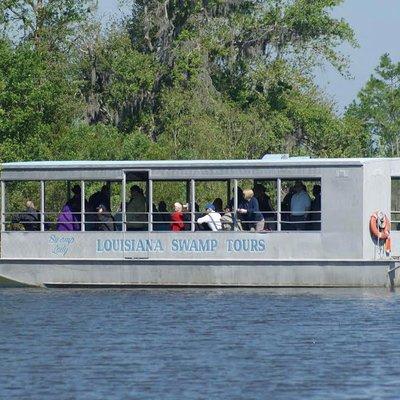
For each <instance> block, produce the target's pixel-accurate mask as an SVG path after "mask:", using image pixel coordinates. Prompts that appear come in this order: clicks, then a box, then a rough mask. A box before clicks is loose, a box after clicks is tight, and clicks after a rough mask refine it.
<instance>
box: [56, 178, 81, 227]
mask: <svg viewBox="0 0 400 400" xmlns="http://www.w3.org/2000/svg"><path fill="white" fill-rule="evenodd" d="M72 193H74V195H73V196H72V198H71V199H69V200H68V201H67V202H66V203H65V205H64V206H63V208H62V209H61V212H60V214H59V215H58V218H57V230H58V231H80V230H81V226H80V222H81V214H80V212H81V188H80V186H79V185H75V186H74V187H73V188H72Z"/></svg>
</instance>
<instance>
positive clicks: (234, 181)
mask: <svg viewBox="0 0 400 400" xmlns="http://www.w3.org/2000/svg"><path fill="white" fill-rule="evenodd" d="M135 172H139V173H144V174H146V176H147V180H146V179H144V180H143V181H144V182H146V195H147V203H148V207H147V211H146V213H147V215H148V219H147V226H148V229H147V232H154V218H153V185H154V181H157V182H159V181H160V182H161V181H186V182H187V184H188V189H189V192H188V195H189V197H188V198H189V202H190V205H191V207H190V215H191V217H190V232H195V231H196V211H195V203H196V182H199V181H200V182H201V181H203V182H206V181H227V182H228V183H229V186H228V188H229V189H228V190H232V189H233V199H234V201H233V210H232V213H233V215H234V217H235V219H236V220H237V216H238V214H237V209H238V180H239V179H250V180H258V181H262V180H266V181H267V180H268V181H274V182H276V191H277V193H276V197H277V204H276V208H277V209H276V214H277V218H276V224H277V228H276V230H272V231H268V232H269V233H274V232H282V181H286V180H289V181H295V180H309V181H315V182H319V184H320V185H321V188H322V177H321V176H307V175H298V176H295V177H294V176H293V175H291V176H284V175H282V176H280V177H271V176H264V177H257V178H254V177H251V176H249V174H240V176H238V177H236V178H232V177H226V178H217V179H204V178H203V179H193V178H191V179H182V178H177V179H173V178H169V179H152V170H151V169H148V168H129V169H122V170H121V173H122V179H121V180H119V179H111V178H106V179H102V181H104V182H121V200H123V201H121V203H122V209H121V214H122V232H126V231H127V229H126V228H127V226H126V224H127V219H126V193H127V192H126V191H127V182H128V181H127V175H128V174H129V173H135ZM391 179H392V180H393V179H399V180H400V177H391ZM91 180H92V179H91V178H88V179H79V180H78V179H74V178H71V179H70V180H68V179H67V180H66V179H64V178H63V179H60V181H67V182H68V181H77V182H79V183H80V186H81V194H82V195H81V212H80V214H81V221H80V228H81V229H80V232H85V212H86V207H85V205H86V204H85V184H86V182H89V181H91ZM14 181H22V182H24V181H25V182H39V183H40V207H39V210H38V211H39V214H40V232H45V231H46V229H45V226H46V216H45V215H46V210H45V196H46V182H52V181H54V179H40V180H39V179H19V180H5V179H1V178H0V190H1V197H0V199H1V208H0V232H6V231H7V230H6V225H7V219H6V214H7V213H6V202H7V191H6V183H7V182H14ZM321 195H322V190H321ZM321 200H322V198H321ZM322 203H323V202H322V201H321V210H320V214H321V218H320V220H319V221H316V222H319V223H320V229H318V230H300V231H295V232H297V233H300V232H322V231H323V225H322V214H323V212H322V208H323V206H322ZM233 228H234V229H233V231H239V228H238V226H237V224H235V226H234V227H233ZM36 232H39V231H36ZM76 232H78V231H76ZM160 232H163V231H160ZM164 232H170V231H164ZM183 232H188V231H183ZM231 232H232V231H231ZM249 232H250V231H249ZM285 232H286V231H285ZM287 232H291V231H287ZM254 233H255V232H254Z"/></svg>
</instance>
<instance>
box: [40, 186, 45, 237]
mask: <svg viewBox="0 0 400 400" xmlns="http://www.w3.org/2000/svg"><path fill="white" fill-rule="evenodd" d="M44 196H45V183H44V181H40V231H41V232H44V223H45V211H44V205H45V197H44Z"/></svg>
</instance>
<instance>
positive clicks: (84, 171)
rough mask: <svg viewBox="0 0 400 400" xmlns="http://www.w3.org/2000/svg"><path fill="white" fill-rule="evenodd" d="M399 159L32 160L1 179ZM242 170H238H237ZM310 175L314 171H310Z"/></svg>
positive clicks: (230, 174) (204, 174)
mask: <svg viewBox="0 0 400 400" xmlns="http://www.w3.org/2000/svg"><path fill="white" fill-rule="evenodd" d="M394 161H397V162H399V163H400V158H392V159H388V158H308V157H290V158H280V157H277V158H275V157H267V158H264V159H262V160H260V159H257V160H157V161H149V160H146V161H144V160H143V161H142V160H133V161H128V160H127V161H29V162H13V163H4V164H1V166H0V169H1V179H2V180H14V179H15V180H29V179H31V180H41V179H43V180H53V179H54V180H61V179H71V180H73V179H88V180H90V179H93V180H97V179H98V180H112V179H121V178H122V175H123V171H149V174H148V177H151V178H153V179H167V178H168V177H169V178H171V179H172V180H174V179H225V178H234V177H235V176H234V175H235V174H237V177H240V176H242V177H243V176H247V177H252V176H254V177H255V178H257V177H258V176H260V174H262V173H265V171H266V168H269V169H271V170H280V171H283V170H288V171H289V170H291V171H293V170H295V169H301V170H303V171H304V170H307V171H313V170H317V169H321V168H344V167H362V166H363V165H365V164H368V163H374V162H394ZM238 173H239V174H238ZM309 175H310V177H312V176H313V174H309Z"/></svg>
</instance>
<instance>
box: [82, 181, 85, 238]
mask: <svg viewBox="0 0 400 400" xmlns="http://www.w3.org/2000/svg"><path fill="white" fill-rule="evenodd" d="M81 231H82V232H85V181H81Z"/></svg>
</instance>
